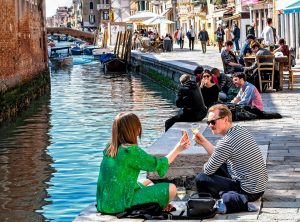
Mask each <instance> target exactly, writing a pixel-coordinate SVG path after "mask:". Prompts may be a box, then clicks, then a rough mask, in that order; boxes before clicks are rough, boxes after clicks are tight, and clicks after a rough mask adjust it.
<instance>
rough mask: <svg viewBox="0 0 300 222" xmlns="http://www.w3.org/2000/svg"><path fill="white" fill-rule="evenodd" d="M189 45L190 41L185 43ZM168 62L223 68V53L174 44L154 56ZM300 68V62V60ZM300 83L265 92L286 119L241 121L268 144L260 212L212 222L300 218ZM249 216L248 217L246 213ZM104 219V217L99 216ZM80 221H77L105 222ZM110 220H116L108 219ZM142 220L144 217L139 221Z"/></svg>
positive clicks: (272, 108)
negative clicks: (221, 55) (266, 170)
mask: <svg viewBox="0 0 300 222" xmlns="http://www.w3.org/2000/svg"><path fill="white" fill-rule="evenodd" d="M185 47H186V48H187V43H186V44H185ZM154 56H155V57H156V58H157V59H158V60H163V61H164V62H171V63H174V62H182V63H188V64H190V65H197V64H199V65H209V66H211V67H216V68H219V69H223V67H222V61H221V57H220V53H219V52H218V50H217V48H216V47H213V46H208V47H207V53H206V54H203V53H202V52H201V51H200V45H196V46H195V50H194V51H190V50H188V49H183V50H181V49H179V48H178V47H177V46H176V45H175V46H174V51H173V52H167V53H160V54H155V55H154ZM297 64H298V65H297V67H298V68H300V66H299V64H300V61H298V62H297ZM299 92H300V84H299V83H296V85H295V87H294V90H288V89H287V84H284V90H283V91H280V92H276V93H263V94H262V98H263V101H264V106H265V111H272V112H278V113H280V114H281V115H282V116H283V118H282V119H273V120H254V121H242V122H238V124H239V125H242V126H244V127H246V128H248V129H249V130H250V132H252V133H253V135H254V137H255V139H256V141H257V142H258V144H259V145H268V146H269V147H268V157H267V169H268V174H269V182H268V186H267V190H266V192H265V194H264V196H263V202H262V208H261V211H260V212H259V214H256V215H255V216H253V214H232V215H230V214H229V215H226V216H217V217H215V218H213V219H210V220H209V221H290V222H292V221H293V222H296V221H300V109H299V107H300V97H299V96H298V95H299ZM204 135H205V136H206V137H208V138H209V140H211V141H216V140H217V139H218V137H216V136H214V135H212V133H211V131H210V130H209V129H205V130H204ZM245 215H246V216H245ZM98 219H100V218H98ZM103 219H104V218H102V220H101V219H100V220H76V221H103ZM107 220H109V221H111V220H114V219H113V218H107ZM137 221H141V220H137Z"/></svg>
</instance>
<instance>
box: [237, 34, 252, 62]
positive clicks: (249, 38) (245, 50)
mask: <svg viewBox="0 0 300 222" xmlns="http://www.w3.org/2000/svg"><path fill="white" fill-rule="evenodd" d="M253 40H255V36H254V35H252V34H248V35H247V37H246V41H245V43H244V45H243V47H242V48H241V51H240V56H239V59H238V60H239V63H240V64H241V65H243V66H245V62H244V56H246V54H247V53H249V54H251V53H252V50H251V48H250V44H251V42H252V41H253Z"/></svg>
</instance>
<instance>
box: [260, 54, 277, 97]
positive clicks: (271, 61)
mask: <svg viewBox="0 0 300 222" xmlns="http://www.w3.org/2000/svg"><path fill="white" fill-rule="evenodd" d="M256 61H257V72H258V79H259V89H260V92H262V91H263V83H266V84H267V86H268V87H269V88H270V89H271V90H273V88H274V69H275V56H274V55H258V56H256Z"/></svg>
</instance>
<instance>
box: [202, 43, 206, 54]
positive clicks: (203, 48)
mask: <svg viewBox="0 0 300 222" xmlns="http://www.w3.org/2000/svg"><path fill="white" fill-rule="evenodd" d="M201 47H202V52H203V53H206V41H201Z"/></svg>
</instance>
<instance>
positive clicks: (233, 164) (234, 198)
mask: <svg viewBox="0 0 300 222" xmlns="http://www.w3.org/2000/svg"><path fill="white" fill-rule="evenodd" d="M207 124H208V126H209V127H210V128H211V130H212V132H213V134H216V135H222V136H223V138H222V139H221V140H219V141H218V142H217V144H216V146H214V145H213V144H212V143H210V142H209V141H208V140H207V139H206V138H205V137H204V136H203V135H202V134H200V133H196V134H195V135H194V140H195V141H196V142H197V143H198V144H200V145H202V146H203V147H204V148H205V150H206V151H207V153H208V154H209V155H210V158H209V159H208V161H207V163H205V164H204V167H203V169H204V172H203V173H199V174H198V175H197V176H196V179H195V182H196V186H197V190H198V192H208V193H210V194H211V195H212V196H213V197H214V198H218V199H219V198H220V200H219V201H218V205H219V206H217V207H219V213H233V212H240V211H247V210H253V205H251V204H248V202H252V201H255V200H257V199H259V198H260V197H261V196H262V195H263V193H264V192H265V189H266V185H267V181H268V175H267V169H266V165H265V163H264V160H263V156H262V154H261V152H260V149H259V147H258V145H257V143H256V142H255V140H254V138H253V136H252V135H251V134H250V132H249V131H248V130H247V129H245V128H244V127H241V126H238V125H236V126H233V125H232V114H231V112H230V110H229V109H228V108H227V106H225V105H223V104H218V105H214V106H212V107H211V108H210V109H209V111H208V121H207ZM254 210H256V209H254Z"/></svg>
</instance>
